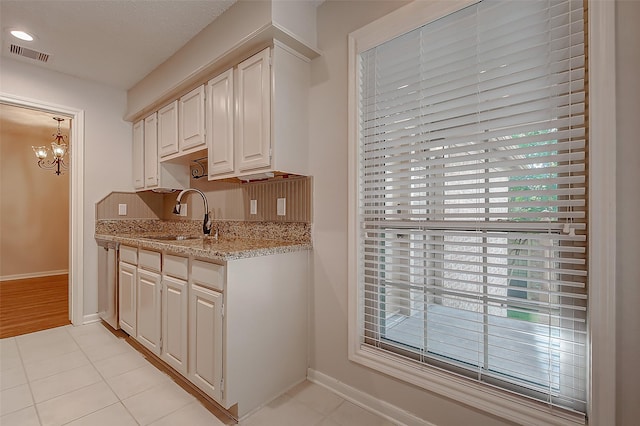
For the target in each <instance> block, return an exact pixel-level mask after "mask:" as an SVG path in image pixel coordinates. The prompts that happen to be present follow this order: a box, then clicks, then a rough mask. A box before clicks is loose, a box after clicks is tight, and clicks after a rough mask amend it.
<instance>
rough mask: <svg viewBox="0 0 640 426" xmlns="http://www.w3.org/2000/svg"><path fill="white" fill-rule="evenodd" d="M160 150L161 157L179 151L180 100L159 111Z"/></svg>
mask: <svg viewBox="0 0 640 426" xmlns="http://www.w3.org/2000/svg"><path fill="white" fill-rule="evenodd" d="M158 150H159V151H160V157H166V156H167V155H171V154H176V153H177V152H178V101H173V102H171V103H170V104H169V105H166V106H164V107H163V108H161V109H160V110H159V111H158Z"/></svg>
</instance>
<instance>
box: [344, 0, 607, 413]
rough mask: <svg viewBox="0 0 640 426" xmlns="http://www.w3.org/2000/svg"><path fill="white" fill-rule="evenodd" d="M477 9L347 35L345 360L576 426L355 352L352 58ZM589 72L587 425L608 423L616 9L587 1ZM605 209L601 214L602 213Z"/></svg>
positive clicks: (477, 402)
mask: <svg viewBox="0 0 640 426" xmlns="http://www.w3.org/2000/svg"><path fill="white" fill-rule="evenodd" d="M475 3H477V1H475V0H455V1H448V2H422V1H414V2H412V3H410V4H408V5H406V6H403V7H401V8H399V9H397V10H396V11H394V12H392V13H390V14H388V15H386V16H384V17H382V18H380V19H378V20H376V21H374V22H372V23H370V24H368V25H366V26H365V27H362V28H360V29H358V30H356V31H354V32H352V33H350V34H349V36H348V48H349V55H348V111H349V120H348V125H349V134H348V142H349V160H348V161H349V162H348V164H349V168H348V169H349V170H348V172H349V181H348V183H349V216H348V228H349V231H348V296H349V301H348V306H349V333H348V335H349V345H348V348H349V351H348V357H349V360H351V361H353V362H356V363H358V364H361V365H365V366H367V367H370V368H372V369H374V370H376V371H379V372H382V373H385V374H387V375H389V376H392V377H395V378H398V379H400V380H403V381H405V382H407V383H411V384H413V385H416V386H419V387H421V388H424V389H427V390H429V391H432V392H435V393H438V394H440V395H443V396H445V397H448V398H452V399H453V400H455V401H459V402H461V403H464V404H466V405H470V406H472V407H475V408H478V409H481V410H483V411H486V412H489V413H491V414H494V415H497V416H500V417H502V418H505V419H507V420H511V421H515V422H518V423H522V424H532V423H533V424H535V423H545V424H553V425H576V424H582V423H583V421H582V419H580V418H577V417H573V416H571V415H567V416H564V415H562V416H561V415H558V414H559V412H558V411H557V410H554V411H553V412H552V410H551V409H550V408H549V407H547V406H543V405H542V404H540V403H535V402H533V401H529V400H527V399H526V398H523V397H520V396H517V395H514V394H511V393H509V392H507V391H504V390H500V389H497V388H494V387H492V386H489V385H486V384H482V383H475V382H472V381H469V380H468V379H465V378H463V377H461V376H458V375H456V374H454V373H451V372H448V371H444V370H441V369H438V368H436V367H431V366H428V365H423V366H422V367H421V368H420V369H417V368H416V367H415V364H414V363H413V362H411V361H408V360H403V359H402V358H399V357H395V356H390V355H389V354H385V353H384V352H382V351H379V350H375V349H373V348H368V347H361V345H360V341H359V330H360V325H361V319H360V318H359V314H358V312H359V306H360V304H361V303H362V301H361V300H360V298H359V292H360V290H359V285H358V256H359V249H358V245H359V239H358V230H359V226H360V225H359V222H358V210H359V208H358V207H359V179H358V178H359V176H358V174H359V173H358V172H359V168H358V161H359V141H360V134H359V114H360V111H359V102H358V99H359V97H358V88H359V81H358V76H359V72H358V71H359V69H360V63H359V54H360V53H361V52H363V51H366V50H368V49H370V48H373V47H375V46H377V45H379V44H382V43H384V42H386V41H388V40H391V39H393V38H395V37H397V36H399V35H402V34H404V33H406V32H408V31H411V30H414V29H416V28H418V27H420V26H423V25H425V24H427V23H429V22H432V21H434V20H436V19H439V18H441V17H443V16H446V15H448V14H450V13H453V12H455V11H457V10H460V9H462V8H464V7H467V6H470V5H472V4H475ZM586 9H587V13H588V25H589V28H588V47H587V49H588V67H589V108H590V111H589V123H588V129H589V142H588V149H589V177H588V189H589V195H588V197H589V198H588V203H589V208H588V212H589V220H588V223H589V225H588V227H589V228H588V231H589V235H590V236H589V246H588V251H589V256H588V265H589V276H590V278H589V280H588V287H589V305H588V309H589V312H588V337H587V339H588V360H589V363H588V368H587V370H588V371H587V374H588V404H587V405H588V407H587V417H588V422H589V423H590V424H606V423H611V422H612V421H613V420H614V419H615V405H616V404H615V401H616V399H615V293H616V292H615V260H616V253H615V247H616V244H615V242H616V236H615V232H616V226H615V188H616V180H615V161H616V159H615V141H616V129H615V123H616V119H615V118H616V112H615V96H614V94H615V78H614V77H615V3H614V2H613V1H605V0H589V1H587V2H586ZM602 206H606V208H602Z"/></svg>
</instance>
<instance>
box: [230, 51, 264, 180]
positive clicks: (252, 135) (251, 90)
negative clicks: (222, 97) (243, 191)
mask: <svg viewBox="0 0 640 426" xmlns="http://www.w3.org/2000/svg"><path fill="white" fill-rule="evenodd" d="M269 57H270V49H265V50H263V51H262V52H260V53H258V54H257V55H254V56H252V57H250V58H249V59H247V60H246V61H244V62H241V63H240V64H239V65H238V83H237V84H238V89H237V90H238V99H237V101H238V121H237V131H238V133H237V144H236V146H237V149H238V170H239V171H240V172H243V171H247V170H253V169H259V168H262V167H269V166H270V165H271V67H270V66H269Z"/></svg>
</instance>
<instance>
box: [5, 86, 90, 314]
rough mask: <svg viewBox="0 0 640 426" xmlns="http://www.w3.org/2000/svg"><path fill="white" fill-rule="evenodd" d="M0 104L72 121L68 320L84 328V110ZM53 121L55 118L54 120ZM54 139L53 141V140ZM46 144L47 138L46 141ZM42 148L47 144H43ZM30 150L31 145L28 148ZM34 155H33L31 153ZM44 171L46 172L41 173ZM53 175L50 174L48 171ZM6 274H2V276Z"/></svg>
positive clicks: (11, 101)
mask: <svg viewBox="0 0 640 426" xmlns="http://www.w3.org/2000/svg"><path fill="white" fill-rule="evenodd" d="M0 105H11V106H15V107H22V108H26V109H29V110H35V111H40V112H45V113H49V114H51V115H52V116H58V117H63V118H65V119H67V118H68V119H69V121H70V123H69V124H70V129H69V133H70V141H69V142H70V143H69V144H70V145H71V146H72V153H71V155H72V157H73V160H72V161H71V164H70V165H69V170H68V178H69V184H68V186H67V188H69V197H70V199H69V203H68V206H69V210H68V215H67V218H68V222H67V223H68V227H69V231H68V233H67V241H68V244H69V250H68V251H67V253H68V265H67V269H68V279H67V283H68V284H67V287H68V292H67V295H68V296H67V297H68V316H67V318H68V320H69V321H70V322H71V323H72V324H74V325H81V324H83V323H84V322H85V318H84V309H83V293H84V291H83V290H84V289H83V286H82V278H83V271H84V266H83V265H84V206H83V203H84V193H83V191H84V181H83V169H84V111H83V110H78V109H74V108H70V107H66V106H61V105H56V104H50V103H46V102H42V101H38V100H34V99H29V98H23V97H19V96H15V95H10V94H6V93H2V92H0ZM52 121H53V119H52ZM51 139H52V140H53V139H54V138H53V137H51ZM45 141H46V139H45ZM42 145H45V143H43V144H42ZM29 148H30V146H29ZM31 155H33V153H31ZM32 161H33V163H31V164H33V166H32V167H35V168H36V169H38V167H37V165H36V162H37V160H36V157H35V156H33V160H32ZM39 171H41V172H45V170H39ZM47 172H51V171H47ZM38 213H39V215H40V217H42V218H43V220H44V221H46V220H47V217H48V212H47V211H46V210H45V211H42V212H38ZM1 275H4V274H3V273H2V271H0V276H1Z"/></svg>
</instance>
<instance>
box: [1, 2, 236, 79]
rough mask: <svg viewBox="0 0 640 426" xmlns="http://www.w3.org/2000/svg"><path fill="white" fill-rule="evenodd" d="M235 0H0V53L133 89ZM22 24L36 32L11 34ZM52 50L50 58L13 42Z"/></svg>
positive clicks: (42, 50)
mask: <svg viewBox="0 0 640 426" xmlns="http://www.w3.org/2000/svg"><path fill="white" fill-rule="evenodd" d="M235 1H236V0H70V1H69V0H64V1H60V0H40V1H36V0H17V1H15V0H0V27H1V29H2V36H1V37H2V56H3V57H10V58H14V59H16V60H20V61H24V62H28V63H31V64H34V65H37V66H41V67H43V68H46V69H49V70H53V71H59V72H63V73H66V74H71V75H74V76H76V77H80V78H83V79H87V80H92V81H97V82H101V83H104V84H107V85H109V86H112V87H117V88H121V89H129V88H131V87H132V86H133V85H135V84H136V83H137V82H138V81H140V80H141V79H143V78H144V77H145V76H146V75H147V74H148V73H149V72H151V71H152V70H153V69H154V68H156V67H157V66H158V65H160V64H161V63H162V62H164V61H165V60H166V59H168V58H169V57H170V56H171V55H172V54H173V53H175V52H176V51H177V50H179V49H180V48H181V47H182V46H183V45H184V44H185V43H187V42H188V41H189V40H190V39H191V38H192V37H193V36H195V35H196V34H197V33H199V32H200V31H201V30H202V29H203V28H204V27H206V26H207V25H208V24H209V23H210V22H212V21H213V20H214V19H215V18H217V17H218V16H219V15H220V14H222V12H224V11H225V10H226V9H227V8H228V7H229V6H231V5H232V4H233V3H235ZM14 28H19V29H23V30H25V31H28V32H30V33H32V34H35V35H36V37H37V38H36V40H34V41H32V42H24V41H20V40H17V39H14V38H13V37H11V36H10V35H9V33H8V31H9V30H11V29H14ZM10 43H13V44H17V45H19V46H22V47H24V48H28V49H31V50H35V51H38V52H42V53H46V54H49V55H50V57H49V60H48V62H47V63H43V62H39V61H36V60H33V59H29V58H24V57H22V56H18V55H15V54H12V53H10V51H9V44H10Z"/></svg>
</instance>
